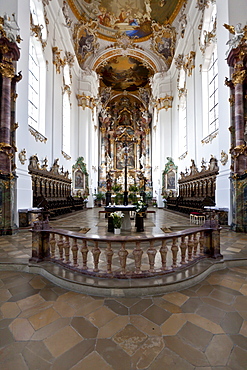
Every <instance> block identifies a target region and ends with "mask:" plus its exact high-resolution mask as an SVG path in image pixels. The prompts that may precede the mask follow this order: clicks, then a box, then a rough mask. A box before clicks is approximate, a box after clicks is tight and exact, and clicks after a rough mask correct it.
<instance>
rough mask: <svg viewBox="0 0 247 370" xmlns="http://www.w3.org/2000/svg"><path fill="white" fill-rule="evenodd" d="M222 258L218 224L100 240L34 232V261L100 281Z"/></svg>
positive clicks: (41, 225) (39, 227) (44, 229)
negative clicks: (201, 260)
mask: <svg viewBox="0 0 247 370" xmlns="http://www.w3.org/2000/svg"><path fill="white" fill-rule="evenodd" d="M208 257H212V258H217V257H221V254H220V229H219V228H218V227H217V225H214V227H210V226H209V225H207V222H206V224H205V225H204V226H203V227H196V228H190V229H187V230H183V231H177V232H171V233H164V234H159V235H157V236H150V237H149V236H139V235H138V236H121V235H120V236H98V235H88V236H86V235H85V234H81V233H79V232H72V231H67V230H62V229H52V228H49V224H48V223H46V222H37V223H36V224H35V225H34V227H33V229H32V258H31V259H30V261H31V262H42V261H51V262H53V263H56V264H59V265H62V266H64V267H66V268H68V269H70V270H74V271H76V272H80V273H82V274H86V275H91V276H92V275H93V276H99V277H116V278H130V277H150V276H155V275H162V274H166V273H169V272H172V271H177V270H179V269H183V268H184V267H186V266H188V265H191V264H193V263H195V262H196V261H198V260H199V259H202V258H208Z"/></svg>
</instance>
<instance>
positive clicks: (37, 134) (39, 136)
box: [28, 126, 47, 143]
mask: <svg viewBox="0 0 247 370" xmlns="http://www.w3.org/2000/svg"><path fill="white" fill-rule="evenodd" d="M28 130H29V132H30V133H31V135H33V136H34V138H35V140H36V141H40V142H41V143H42V142H44V143H46V142H47V138H46V137H45V136H44V135H42V134H41V133H40V132H38V131H37V130H35V128H33V127H32V126H28Z"/></svg>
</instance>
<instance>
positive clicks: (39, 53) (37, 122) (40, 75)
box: [28, 0, 47, 134]
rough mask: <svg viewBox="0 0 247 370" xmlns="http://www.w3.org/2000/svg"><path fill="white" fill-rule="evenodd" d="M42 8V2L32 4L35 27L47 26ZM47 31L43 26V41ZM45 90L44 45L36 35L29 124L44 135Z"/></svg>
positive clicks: (32, 49) (32, 41)
mask: <svg viewBox="0 0 247 370" xmlns="http://www.w3.org/2000/svg"><path fill="white" fill-rule="evenodd" d="M42 7H43V6H42V4H41V3H40V2H37V1H35V0H32V1H31V2H30V13H31V16H32V21H33V24H35V25H45V21H44V16H43V8H42ZM42 22H43V23H42ZM45 30H46V27H45V26H43V28H42V39H43V38H45V37H46V36H47V34H46V31H45ZM45 90H46V64H45V59H44V55H43V49H42V43H41V40H39V39H38V38H37V37H36V36H35V35H31V36H30V43H29V73H28V124H29V125H30V126H32V127H33V128H35V129H36V130H37V131H39V132H41V133H43V134H44V133H45ZM40 107H42V109H40Z"/></svg>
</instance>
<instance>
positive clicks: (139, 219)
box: [136, 213, 144, 232]
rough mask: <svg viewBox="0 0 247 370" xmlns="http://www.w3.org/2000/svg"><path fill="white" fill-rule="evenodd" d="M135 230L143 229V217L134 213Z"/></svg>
mask: <svg viewBox="0 0 247 370" xmlns="http://www.w3.org/2000/svg"><path fill="white" fill-rule="evenodd" d="M136 231H138V232H140V231H144V217H143V216H141V215H138V213H137V214H136Z"/></svg>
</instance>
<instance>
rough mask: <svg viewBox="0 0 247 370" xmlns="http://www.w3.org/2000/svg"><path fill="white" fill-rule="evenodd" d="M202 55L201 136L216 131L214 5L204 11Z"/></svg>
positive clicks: (217, 124)
mask: <svg viewBox="0 0 247 370" xmlns="http://www.w3.org/2000/svg"><path fill="white" fill-rule="evenodd" d="M200 44H201V51H202V53H203V64H202V101H203V136H204V137H205V136H207V135H210V134H212V133H213V132H215V131H216V130H217V129H218V126H219V123H218V57H217V45H216V4H213V3H212V4H211V5H209V7H208V8H207V9H206V10H205V15H204V23H203V27H202V33H201V38H200Z"/></svg>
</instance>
